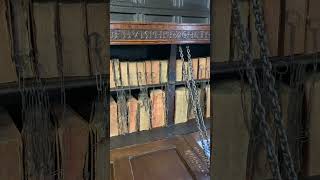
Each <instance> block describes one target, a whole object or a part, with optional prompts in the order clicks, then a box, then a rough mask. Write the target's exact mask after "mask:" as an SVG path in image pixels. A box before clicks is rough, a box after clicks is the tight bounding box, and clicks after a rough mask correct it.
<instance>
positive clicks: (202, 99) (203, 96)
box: [188, 88, 205, 119]
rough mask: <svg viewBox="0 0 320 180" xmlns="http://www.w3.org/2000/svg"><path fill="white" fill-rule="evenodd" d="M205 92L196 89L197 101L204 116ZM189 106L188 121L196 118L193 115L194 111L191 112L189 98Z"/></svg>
mask: <svg viewBox="0 0 320 180" xmlns="http://www.w3.org/2000/svg"><path fill="white" fill-rule="evenodd" d="M204 98H205V90H204V89H201V88H198V99H199V102H200V105H201V109H202V114H203V115H204V113H205V111H204V110H205V108H204V107H205V106H204V105H205V104H204V103H205V99H204ZM189 104H190V106H188V119H194V118H196V116H195V114H194V110H193V107H192V101H191V98H189Z"/></svg>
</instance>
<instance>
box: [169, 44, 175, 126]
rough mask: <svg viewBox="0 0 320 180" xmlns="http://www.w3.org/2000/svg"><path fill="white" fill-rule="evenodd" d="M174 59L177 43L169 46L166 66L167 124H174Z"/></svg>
mask: <svg viewBox="0 0 320 180" xmlns="http://www.w3.org/2000/svg"><path fill="white" fill-rule="evenodd" d="M176 59H177V45H175V44H172V45H171V47H170V59H169V68H168V75H169V76H168V92H167V93H168V94H167V107H168V117H167V119H168V124H167V125H168V126H171V125H174V112H175V108H174V106H175V94H176V93H175V92H176V85H175V82H176Z"/></svg>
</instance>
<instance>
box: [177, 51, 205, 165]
mask: <svg viewBox="0 0 320 180" xmlns="http://www.w3.org/2000/svg"><path fill="white" fill-rule="evenodd" d="M179 52H180V58H181V60H182V62H183V64H182V73H183V77H184V80H185V82H186V85H187V88H188V92H189V97H190V98H191V105H192V107H193V112H194V115H195V119H196V123H197V127H198V130H199V133H200V142H201V145H202V147H203V148H202V149H203V152H204V154H206V149H207V148H210V144H209V136H208V134H207V128H206V126H205V124H204V119H203V114H202V110H201V107H200V102H199V98H198V91H197V86H196V83H195V81H194V76H193V69H192V59H191V55H190V49H189V47H188V46H187V52H188V62H187V63H188V64H187V65H188V66H187V69H186V66H185V64H184V63H185V61H184V55H183V50H182V47H181V46H179ZM205 160H206V163H207V165H208V167H209V166H210V159H209V158H208V157H207V156H205Z"/></svg>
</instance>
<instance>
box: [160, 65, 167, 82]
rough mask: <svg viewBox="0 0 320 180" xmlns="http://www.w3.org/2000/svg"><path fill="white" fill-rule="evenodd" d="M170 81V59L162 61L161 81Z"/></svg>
mask: <svg viewBox="0 0 320 180" xmlns="http://www.w3.org/2000/svg"><path fill="white" fill-rule="evenodd" d="M167 82H168V60H162V61H160V83H167Z"/></svg>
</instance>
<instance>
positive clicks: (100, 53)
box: [87, 2, 109, 74]
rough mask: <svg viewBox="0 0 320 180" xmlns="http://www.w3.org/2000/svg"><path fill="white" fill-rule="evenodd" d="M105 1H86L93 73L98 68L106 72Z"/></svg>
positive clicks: (106, 16) (106, 35) (107, 37)
mask: <svg viewBox="0 0 320 180" xmlns="http://www.w3.org/2000/svg"><path fill="white" fill-rule="evenodd" d="M107 13H108V12H107V3H106V2H99V3H92V2H90V3H88V4H87V28H88V37H89V42H90V44H89V53H90V65H91V72H92V74H95V73H96V72H97V70H98V72H99V73H100V74H107V70H108V68H107V67H108V60H109V57H108V54H107V48H109V47H108V46H107V44H108V43H109V36H108V34H107V23H108V22H109V19H108V14H107Z"/></svg>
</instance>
